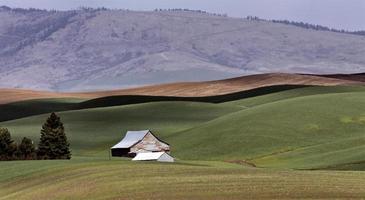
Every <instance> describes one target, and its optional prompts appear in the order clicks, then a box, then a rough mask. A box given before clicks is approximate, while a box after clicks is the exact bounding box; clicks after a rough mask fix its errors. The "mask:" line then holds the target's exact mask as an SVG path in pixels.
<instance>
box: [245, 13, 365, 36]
mask: <svg viewBox="0 0 365 200" xmlns="http://www.w3.org/2000/svg"><path fill="white" fill-rule="evenodd" d="M246 19H247V20H251V21H268V22H273V23H277V24H285V25H291V26H297V27H300V28H305V29H310V30H315V31H329V32H335V33H345V34H352V35H361V36H365V30H361V31H348V30H344V29H341V30H340V29H335V28H329V27H327V26H322V25H317V24H310V23H305V22H295V21H289V20H266V19H261V18H259V17H256V16H247V17H246Z"/></svg>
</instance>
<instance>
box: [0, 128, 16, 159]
mask: <svg viewBox="0 0 365 200" xmlns="http://www.w3.org/2000/svg"><path fill="white" fill-rule="evenodd" d="M16 150H17V145H16V144H15V143H14V141H13V140H12V139H11V135H10V132H9V130H8V129H6V128H0V160H13V159H14V158H15V152H16Z"/></svg>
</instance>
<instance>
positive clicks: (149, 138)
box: [111, 130, 170, 157]
mask: <svg viewBox="0 0 365 200" xmlns="http://www.w3.org/2000/svg"><path fill="white" fill-rule="evenodd" d="M142 152H167V153H168V152H170V145H169V144H168V143H166V142H164V141H162V140H160V139H159V138H157V137H156V136H155V135H154V134H153V133H152V132H151V131H150V130H143V131H128V132H127V134H126V135H125V136H124V138H123V139H122V140H121V141H120V142H119V143H118V144H116V145H114V146H113V147H112V148H111V154H112V156H116V157H135V156H136V155H137V154H138V153H142Z"/></svg>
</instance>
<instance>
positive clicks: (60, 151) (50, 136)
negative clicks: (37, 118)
mask: <svg viewBox="0 0 365 200" xmlns="http://www.w3.org/2000/svg"><path fill="white" fill-rule="evenodd" d="M69 146H70V144H69V143H68V141H67V137H66V134H65V129H64V127H63V123H62V122H61V119H60V117H58V116H57V115H56V114H55V113H52V114H51V116H50V117H49V118H48V119H47V121H46V123H44V125H43V126H42V130H41V138H40V141H39V144H38V151H37V156H38V159H70V158H71V153H70V150H69Z"/></svg>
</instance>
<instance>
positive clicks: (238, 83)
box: [0, 73, 364, 104]
mask: <svg viewBox="0 0 365 200" xmlns="http://www.w3.org/2000/svg"><path fill="white" fill-rule="evenodd" d="M363 77H364V75H363V74H353V75H347V78H346V79H343V78H337V77H327V76H318V75H304V74H285V73H271V74H258V75H250V76H243V77H239V78H232V79H226V80H218V81H207V82H186V83H172V84H161V85H153V86H146V87H139V88H132V89H124V90H110V91H99V92H86V93H56V92H45V91H32V90H21V89H0V92H1V95H0V104H7V103H13V102H18V101H25V100H32V99H47V98H78V99H93V98H100V97H107V96H118V95H149V96H176V97H203V96H217V95H225V94H229V93H235V92H242V91H247V90H253V89H257V88H262V87H268V86H276V85H317V86H333V85H361V84H363V82H364V80H363Z"/></svg>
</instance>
